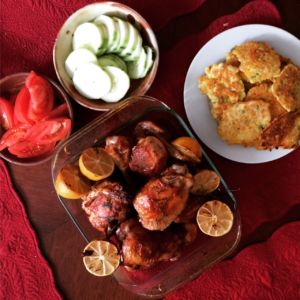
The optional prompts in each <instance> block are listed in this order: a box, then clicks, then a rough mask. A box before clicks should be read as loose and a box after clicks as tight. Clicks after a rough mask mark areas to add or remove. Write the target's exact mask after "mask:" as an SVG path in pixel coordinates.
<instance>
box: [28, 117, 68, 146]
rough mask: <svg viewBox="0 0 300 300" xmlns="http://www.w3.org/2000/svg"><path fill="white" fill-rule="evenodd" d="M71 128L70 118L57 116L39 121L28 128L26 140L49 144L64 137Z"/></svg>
mask: <svg viewBox="0 0 300 300" xmlns="http://www.w3.org/2000/svg"><path fill="white" fill-rule="evenodd" d="M70 130H71V120H70V119H68V118H58V119H52V120H44V121H39V122H38V123H36V124H35V125H34V126H32V128H31V129H30V132H29V133H28V136H27V137H26V140H28V141H35V142H36V143H38V144H49V143H53V142H57V141H59V140H62V139H64V138H65V137H66V136H67V135H68V134H69V132H70Z"/></svg>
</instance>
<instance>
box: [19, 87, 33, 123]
mask: <svg viewBox="0 0 300 300" xmlns="http://www.w3.org/2000/svg"><path fill="white" fill-rule="evenodd" d="M29 102H30V94H29V91H28V89H27V87H26V86H24V87H23V88H22V89H21V90H20V92H19V94H18V95H17V98H16V102H15V108H14V121H15V124H19V123H27V124H28V123H29V124H32V123H33V122H32V120H30V119H29V118H28V109H29Z"/></svg>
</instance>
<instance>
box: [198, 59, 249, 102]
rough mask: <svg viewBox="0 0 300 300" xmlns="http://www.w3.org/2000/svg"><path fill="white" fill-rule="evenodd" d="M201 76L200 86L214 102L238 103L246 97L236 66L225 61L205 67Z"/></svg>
mask: <svg viewBox="0 0 300 300" xmlns="http://www.w3.org/2000/svg"><path fill="white" fill-rule="evenodd" d="M205 73H206V75H203V76H200V77H199V88H200V89H201V91H202V92H203V93H204V94H206V95H208V97H209V99H210V101H211V102H212V104H214V103H219V104H223V103H236V102H238V101H239V100H242V99H243V98H244V97H245V90H244V85H243V82H242V80H241V78H240V76H239V70H238V69H237V68H236V67H233V66H231V65H227V64H224V63H220V64H215V65H212V66H210V67H207V68H206V69H205Z"/></svg>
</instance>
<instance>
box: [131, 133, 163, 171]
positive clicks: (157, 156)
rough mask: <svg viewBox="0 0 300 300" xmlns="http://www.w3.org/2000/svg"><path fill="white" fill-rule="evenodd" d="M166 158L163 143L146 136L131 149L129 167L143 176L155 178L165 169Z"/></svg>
mask: <svg viewBox="0 0 300 300" xmlns="http://www.w3.org/2000/svg"><path fill="white" fill-rule="evenodd" d="M167 158H168V153H167V150H166V148H165V146H164V145H163V143H162V142H161V141H160V140H159V139H158V138H156V137H154V136H147V137H145V138H141V139H140V140H139V141H138V144H137V145H136V146H135V147H134V148H133V149H132V153H131V158H130V162H129V167H130V169H131V170H132V171H134V172H138V173H140V174H142V175H144V176H155V175H158V174H159V173H160V172H161V171H162V170H163V169H164V168H165V167H166V164H167Z"/></svg>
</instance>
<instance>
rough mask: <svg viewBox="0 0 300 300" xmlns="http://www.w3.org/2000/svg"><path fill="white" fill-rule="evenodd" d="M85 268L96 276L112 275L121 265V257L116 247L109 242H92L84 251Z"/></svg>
mask: <svg viewBox="0 0 300 300" xmlns="http://www.w3.org/2000/svg"><path fill="white" fill-rule="evenodd" d="M83 263H84V266H85V268H86V269H87V270H88V271H89V272H90V273H91V274H93V275H95V276H107V275H110V274H112V273H113V272H114V271H115V270H116V269H117V267H118V266H119V263H120V255H119V254H118V249H117V247H116V246H115V245H113V244H111V243H109V242H107V241H96V240H95V241H92V242H90V243H89V244H88V245H87V246H86V247H85V248H84V250H83Z"/></svg>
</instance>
